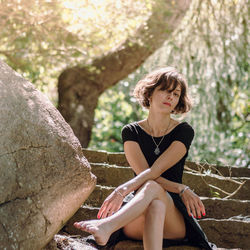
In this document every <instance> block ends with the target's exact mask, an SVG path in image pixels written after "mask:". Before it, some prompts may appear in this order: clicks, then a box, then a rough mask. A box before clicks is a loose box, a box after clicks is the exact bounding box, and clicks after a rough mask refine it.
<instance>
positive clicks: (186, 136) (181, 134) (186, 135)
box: [173, 122, 194, 151]
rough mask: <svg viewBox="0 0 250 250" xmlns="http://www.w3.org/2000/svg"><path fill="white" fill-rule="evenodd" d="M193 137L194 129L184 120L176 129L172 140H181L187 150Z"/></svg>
mask: <svg viewBox="0 0 250 250" xmlns="http://www.w3.org/2000/svg"><path fill="white" fill-rule="evenodd" d="M193 138H194V130H193V128H192V127H191V126H190V125H189V124H188V123H186V122H185V123H183V124H182V125H181V126H179V128H178V129H177V130H176V132H175V134H174V138H173V141H180V142H182V143H183V144H184V145H185V146H186V148H187V151H188V150H189V147H190V145H191V143H192V140H193Z"/></svg>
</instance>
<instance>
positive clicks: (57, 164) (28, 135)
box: [0, 61, 96, 250]
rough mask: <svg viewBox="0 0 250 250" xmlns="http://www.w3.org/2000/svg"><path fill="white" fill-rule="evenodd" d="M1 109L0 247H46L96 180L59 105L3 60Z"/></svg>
mask: <svg viewBox="0 0 250 250" xmlns="http://www.w3.org/2000/svg"><path fill="white" fill-rule="evenodd" d="M0 107H1V108H0V120H1V122H0V175H1V176H0V246H1V249H25V250H29V249H32V250H34V249H41V248H42V247H43V246H45V245H46V244H47V243H48V242H49V241H50V240H51V239H52V238H53V236H54V234H55V233H57V232H58V231H59V230H60V228H61V227H62V226H63V225H64V224H65V223H66V221H67V220H68V219H69V218H70V217H71V216H72V215H73V214H74V213H75V212H76V211H77V209H78V208H79V207H80V206H81V204H82V203H83V202H84V201H85V199H86V198H87V197H88V195H89V194H90V193H91V192H92V190H93V189H94V187H95V181H96V178H95V176H94V175H93V174H91V172H90V170H91V168H90V165H89V163H88V161H87V160H86V158H85V157H84V156H83V153H82V150H81V145H80V143H79V141H78V140H77V138H76V137H75V136H74V134H73V132H72V129H71V128H70V126H69V125H68V124H67V123H66V122H65V121H64V119H63V117H62V116H61V115H60V113H59V112H58V111H57V110H56V108H55V107H54V106H53V105H52V104H51V103H50V101H49V100H48V99H47V98H46V97H45V96H44V95H43V94H42V93H40V92H39V91H37V90H36V89H35V88H34V87H33V85H32V84H31V83H29V82H28V81H26V80H25V79H23V78H22V77H21V76H20V75H19V74H17V73H16V72H15V71H13V70H12V69H11V68H10V67H8V66H7V65H6V64H5V63H3V62H1V61H0Z"/></svg>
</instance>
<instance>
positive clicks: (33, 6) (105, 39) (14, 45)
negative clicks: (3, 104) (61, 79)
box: [0, 0, 153, 104]
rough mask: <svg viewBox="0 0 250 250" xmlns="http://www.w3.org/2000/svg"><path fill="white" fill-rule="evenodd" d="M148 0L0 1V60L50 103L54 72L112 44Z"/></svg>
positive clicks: (146, 9)
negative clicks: (27, 81) (35, 88)
mask: <svg viewBox="0 0 250 250" xmlns="http://www.w3.org/2000/svg"><path fill="white" fill-rule="evenodd" d="M152 1H153V0H147V1H143V0H128V1H122V0H117V1H113V0H105V1H96V0H81V1H79V0H48V1H44V0H0V9H1V11H0V29H1V33H0V59H2V60H4V61H5V62H6V63H7V64H8V65H10V66H11V67H12V68H13V69H15V70H16V71H18V72H19V73H20V74H22V75H23V76H24V77H25V78H27V79H29V80H30V81H31V82H32V83H33V84H35V85H36V87H38V89H40V90H42V91H43V92H45V93H46V94H47V95H48V97H49V98H50V99H51V100H52V101H53V102H54V104H56V102H57V94H56V82H57V78H58V76H59V74H60V73H61V72H62V71H63V70H64V69H65V68H69V67H72V66H75V65H78V66H81V65H86V62H87V61H88V62H89V61H91V60H92V59H93V58H95V57H97V56H101V55H103V54H104V53H106V52H107V51H109V50H110V49H112V48H114V47H116V46H117V45H118V44H120V43H121V42H122V41H123V40H124V39H126V38H127V37H128V36H129V35H131V36H132V35H133V34H134V32H135V30H136V29H137V28H138V27H139V26H140V25H141V23H143V22H144V21H145V19H146V18H147V17H148V15H149V14H150V10H151V2H152Z"/></svg>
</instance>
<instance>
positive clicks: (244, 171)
mask: <svg viewBox="0 0 250 250" xmlns="http://www.w3.org/2000/svg"><path fill="white" fill-rule="evenodd" d="M83 153H84V155H85V157H86V158H87V159H88V161H89V162H91V163H106V164H110V165H118V166H125V167H127V166H129V164H128V162H127V160H126V157H125V154H124V152H119V153H110V152H107V151H100V150H97V151H96V150H90V149H86V148H84V149H83ZM186 167H188V168H191V169H193V170H195V171H201V172H202V173H203V172H204V171H206V172H207V173H208V172H211V173H212V174H219V173H221V174H222V175H223V176H232V177H250V168H239V167H231V166H218V165H214V164H207V163H196V162H191V161H186Z"/></svg>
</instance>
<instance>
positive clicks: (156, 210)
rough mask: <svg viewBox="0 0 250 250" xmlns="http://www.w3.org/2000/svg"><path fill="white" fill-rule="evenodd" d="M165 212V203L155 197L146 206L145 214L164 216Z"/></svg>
mask: <svg viewBox="0 0 250 250" xmlns="http://www.w3.org/2000/svg"><path fill="white" fill-rule="evenodd" d="M165 213H166V204H165V203H164V202H163V201H161V200H158V199H155V200H153V201H151V203H150V204H149V206H148V209H147V213H146V214H147V216H148V215H153V216H158V215H159V216H161V217H163V218H165Z"/></svg>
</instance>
